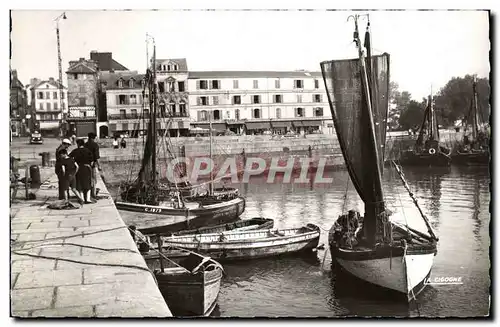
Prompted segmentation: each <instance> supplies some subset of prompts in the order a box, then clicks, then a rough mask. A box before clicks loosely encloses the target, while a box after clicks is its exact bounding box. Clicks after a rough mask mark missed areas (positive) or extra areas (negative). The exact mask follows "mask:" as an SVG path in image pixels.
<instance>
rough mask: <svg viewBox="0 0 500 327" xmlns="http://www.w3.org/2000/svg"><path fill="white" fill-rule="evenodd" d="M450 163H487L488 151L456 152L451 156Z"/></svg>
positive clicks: (488, 158) (488, 160) (488, 161)
mask: <svg viewBox="0 0 500 327" xmlns="http://www.w3.org/2000/svg"><path fill="white" fill-rule="evenodd" d="M451 160H452V163H453V164H457V165H488V164H489V163H490V152H489V151H477V152H476V151H471V152H457V153H455V154H454V155H452V157H451Z"/></svg>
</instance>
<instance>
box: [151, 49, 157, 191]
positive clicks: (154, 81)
mask: <svg viewBox="0 0 500 327" xmlns="http://www.w3.org/2000/svg"><path fill="white" fill-rule="evenodd" d="M151 67H152V73H153V90H152V92H151V95H152V98H151V99H152V101H153V108H152V109H153V110H152V111H153V112H152V116H151V133H152V134H153V135H152V146H153V149H152V150H153V153H152V159H151V161H152V163H151V165H152V169H151V173H152V174H153V176H152V181H153V185H155V184H156V91H157V89H158V82H157V81H156V44H155V43H154V41H153V60H152V63H151Z"/></svg>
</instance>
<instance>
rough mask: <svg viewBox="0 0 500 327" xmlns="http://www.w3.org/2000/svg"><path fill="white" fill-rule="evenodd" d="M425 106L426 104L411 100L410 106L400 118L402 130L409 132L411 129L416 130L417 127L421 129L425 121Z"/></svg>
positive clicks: (403, 111)
mask: <svg viewBox="0 0 500 327" xmlns="http://www.w3.org/2000/svg"><path fill="white" fill-rule="evenodd" d="M406 93H408V92H406ZM408 94H409V93H408ZM425 105H426V103H425V102H417V101H415V100H409V102H408V105H407V106H406V108H405V109H403V110H402V112H401V116H400V117H399V124H400V126H401V128H402V129H404V130H408V129H410V128H415V127H416V126H418V127H420V125H421V124H422V121H423V119H424V112H425Z"/></svg>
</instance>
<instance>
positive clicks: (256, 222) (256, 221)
mask: <svg viewBox="0 0 500 327" xmlns="http://www.w3.org/2000/svg"><path fill="white" fill-rule="evenodd" d="M273 227H274V220H273V219H270V218H260V217H256V218H249V219H243V220H237V221H234V222H230V223H227V224H222V225H217V226H208V227H207V226H205V227H200V228H197V229H189V230H183V231H180V232H176V233H174V235H189V234H209V233H222V232H225V231H230V230H243V229H244V230H255V229H271V228H273Z"/></svg>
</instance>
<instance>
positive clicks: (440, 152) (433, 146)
mask: <svg viewBox="0 0 500 327" xmlns="http://www.w3.org/2000/svg"><path fill="white" fill-rule="evenodd" d="M431 93H432V92H431ZM450 154H451V151H450V149H448V148H447V147H445V146H444V145H443V144H441V143H440V142H439V125H438V123H437V118H436V112H435V110H434V101H433V100H432V95H430V96H429V97H428V99H427V107H426V109H425V113H424V120H423V122H422V125H421V126H420V131H419V134H418V137H417V141H416V143H415V146H414V148H413V149H409V150H406V151H403V152H402V153H401V157H400V159H399V161H400V163H401V165H403V166H449V165H450V163H451V156H450Z"/></svg>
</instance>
